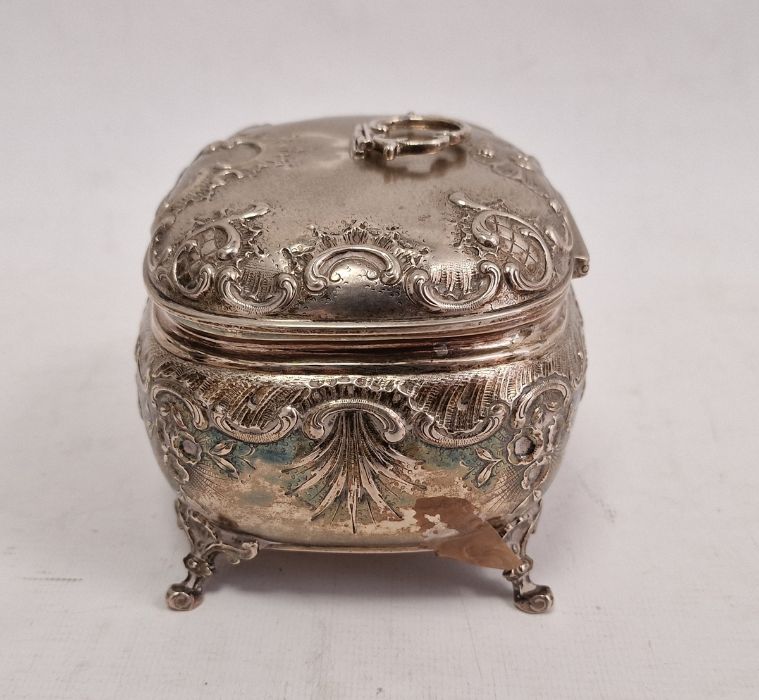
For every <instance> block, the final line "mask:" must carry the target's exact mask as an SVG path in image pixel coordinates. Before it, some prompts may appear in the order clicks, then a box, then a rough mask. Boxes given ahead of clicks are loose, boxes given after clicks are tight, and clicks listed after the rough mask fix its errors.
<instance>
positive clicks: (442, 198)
mask: <svg viewBox="0 0 759 700" xmlns="http://www.w3.org/2000/svg"><path fill="white" fill-rule="evenodd" d="M407 156H410V157H407ZM587 269H588V257H587V252H586V251H585V247H584V244H583V242H582V239H581V237H580V235H579V232H578V231H577V229H576V227H575V224H574V222H573V220H572V217H571V215H570V213H569V211H568V210H567V207H566V205H565V204H564V201H563V200H562V198H561V196H560V195H559V194H558V193H557V192H556V190H554V189H553V187H552V186H551V185H550V183H549V182H548V180H547V179H546V178H545V176H544V175H543V172H542V170H541V168H540V166H539V164H538V163H537V161H536V160H535V159H533V158H531V157H530V156H527V155H525V154H524V153H522V152H520V151H519V150H517V149H516V148H514V147H513V146H511V145H510V144H508V143H506V142H505V141H502V140H501V139H499V138H497V137H496V136H494V135H493V134H492V133H491V132H489V131H487V130H484V129H481V128H478V127H474V126H469V125H465V124H463V123H461V122H455V121H453V120H449V119H443V118H438V117H417V116H416V115H408V116H407V117H402V118H392V119H386V120H375V121H367V120H366V119H365V118H361V117H341V118H329V119H317V120H312V121H304V122H297V123H292V124H283V125H279V126H268V125H266V126H256V127H250V128H248V129H244V130H242V131H240V132H239V133H237V134H235V135H234V136H232V137H230V138H228V139H227V140H225V141H217V142H215V143H212V144H211V145H209V146H207V147H206V148H204V149H203V150H202V151H201V152H200V153H199V154H198V156H197V157H196V158H195V160H194V161H193V162H192V163H191V164H190V165H189V167H188V168H187V169H186V170H185V171H184V172H183V173H182V174H181V176H180V178H179V180H178V182H177V183H176V185H175V186H174V188H173V189H172V190H171V192H170V193H169V194H168V196H167V197H166V199H165V200H164V201H163V202H162V203H161V206H160V207H159V209H158V212H157V214H156V218H155V223H154V225H153V230H152V240H151V244H150V248H149V250H148V252H147V256H146V261H145V277H146V281H147V285H148V289H149V291H150V294H151V296H152V297H153V299H154V301H155V302H156V303H157V305H158V307H159V308H161V309H162V310H164V311H165V312H166V313H170V314H172V315H173V316H175V317H180V318H182V319H184V321H185V322H187V323H190V324H193V323H195V324H198V325H199V326H207V327H208V326H213V327H215V328H217V329H223V328H228V329H237V331H239V332H243V330H244V331H245V332H248V333H254V334H255V333H267V332H274V333H277V332H280V331H282V330H283V329H287V332H288V333H297V332H298V331H299V330H300V331H303V332H304V333H310V332H312V331H314V330H315V329H318V331H319V332H322V333H326V334H330V333H340V334H341V333H343V332H348V333H349V334H350V331H351V330H352V331H353V332H354V333H355V332H357V331H358V329H360V331H361V333H362V334H363V335H369V336H371V335H372V334H381V333H387V332H389V330H391V329H395V331H402V329H404V328H406V329H412V332H413V333H425V334H427V335H435V334H436V333H437V332H438V331H439V330H441V329H445V328H448V329H449V330H451V331H453V329H458V331H461V332H465V329H467V328H472V327H478V326H482V325H483V324H484V325H489V324H490V323H492V322H496V321H498V320H499V319H507V318H512V319H513V318H517V317H519V316H521V315H523V314H527V315H529V313H530V310H531V309H534V308H536V307H537V306H540V305H541V304H543V303H544V302H545V303H548V302H549V301H550V300H552V299H553V300H558V299H560V298H561V297H563V296H564V293H565V291H566V289H567V287H568V282H569V280H570V279H571V277H573V276H580V275H583V274H585V273H586V272H587ZM458 331H457V332H458Z"/></svg>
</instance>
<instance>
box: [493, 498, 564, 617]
mask: <svg viewBox="0 0 759 700" xmlns="http://www.w3.org/2000/svg"><path fill="white" fill-rule="evenodd" d="M541 508H542V501H541V493H540V491H535V492H534V493H533V495H532V496H531V497H530V499H529V500H528V501H526V502H525V504H524V507H523V508H521V509H520V511H519V512H518V513H517V514H516V517H515V518H514V519H513V520H511V521H510V522H509V523H508V524H507V525H506V527H505V528H504V531H503V537H504V539H505V540H506V542H507V543H508V545H509V546H510V547H511V548H512V550H513V551H514V552H515V553H516V554H518V555H519V557H520V559H521V560H522V564H521V566H519V567H518V568H516V569H511V570H509V571H504V572H503V575H504V576H505V577H506V578H507V579H508V580H509V581H511V584H512V585H513V586H514V604H515V605H516V606H517V608H519V609H520V610H522V611H523V612H527V613H544V612H548V611H549V610H550V609H551V608H552V607H553V592H552V591H551V589H550V588H549V587H548V586H540V585H538V584H535V583H533V582H532V580H531V579H530V570H531V569H532V559H531V558H530V557H528V556H527V542H528V540H529V539H530V535H531V534H532V533H533V532H535V527H536V526H537V523H538V518H539V517H540V511H541Z"/></svg>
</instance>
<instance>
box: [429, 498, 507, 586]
mask: <svg viewBox="0 0 759 700" xmlns="http://www.w3.org/2000/svg"><path fill="white" fill-rule="evenodd" d="M414 517H415V518H416V522H417V523H418V524H419V527H420V528H421V530H422V536H423V538H424V542H425V544H427V545H428V546H429V547H430V548H431V549H432V550H434V552H435V554H437V555H438V556H440V557H446V558H448V559H458V560H459V561H465V562H467V563H469V564H475V565H476V566H485V567H489V568H493V569H501V570H502V571H511V570H513V569H516V568H518V567H519V566H520V565H521V564H522V561H521V559H520V558H519V557H518V556H517V555H516V554H515V553H514V552H513V551H512V550H511V548H510V547H509V546H508V545H507V544H506V543H505V542H504V541H503V539H501V536H500V535H499V534H498V531H497V530H496V529H495V528H494V527H493V526H492V525H490V523H488V522H486V521H485V520H483V519H482V518H481V517H479V516H478V515H477V513H476V511H475V509H474V506H473V505H472V504H471V503H470V502H469V501H467V500H466V499H465V498H451V497H448V496H433V497H424V498H417V499H416V503H415V504H414Z"/></svg>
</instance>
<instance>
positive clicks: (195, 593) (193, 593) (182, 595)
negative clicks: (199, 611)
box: [166, 583, 203, 612]
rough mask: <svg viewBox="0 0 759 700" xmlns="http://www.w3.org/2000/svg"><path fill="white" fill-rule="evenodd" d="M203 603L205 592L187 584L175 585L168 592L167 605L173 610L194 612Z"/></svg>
mask: <svg viewBox="0 0 759 700" xmlns="http://www.w3.org/2000/svg"><path fill="white" fill-rule="evenodd" d="M202 602H203V592H202V591H201V590H200V589H199V588H197V587H193V586H188V585H187V584H185V583H174V584H172V585H171V586H169V589H168V590H167V591H166V605H168V606H169V608H170V609H171V610H176V611H178V612H186V611H188V610H194V609H195V608H197V607H198V605H200V604H201V603H202Z"/></svg>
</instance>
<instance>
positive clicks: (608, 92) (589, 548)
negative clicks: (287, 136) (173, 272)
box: [0, 0, 759, 700]
mask: <svg viewBox="0 0 759 700" xmlns="http://www.w3.org/2000/svg"><path fill="white" fill-rule="evenodd" d="M757 7H758V6H757V4H756V3H755V2H742V3H741V2H679V3H678V2H635V3H629V2H608V1H607V2H555V3H540V4H538V3H524V2H522V3H512V2H471V1H470V2H468V3H462V2H444V1H442V0H436V1H435V2H409V1H408V0H406V1H405V2H396V1H391V0H385V1H384V2H381V3H379V2H377V3H368V2H355V1H353V2H351V1H348V0H346V1H344V2H318V3H317V2H276V3H275V2H223V3H208V2H183V3H180V2H176V3H174V2H133V1H130V2H124V3H114V2H53V1H51V2H28V1H27V2H8V1H7V0H6V1H4V2H2V3H0V16H1V19H0V86H1V89H0V192H2V196H1V197H0V221H1V222H2V224H1V225H0V232H1V235H2V242H3V245H2V257H1V258H0V259H1V260H2V265H1V266H0V321H1V323H2V326H1V327H2V329H3V332H2V339H3V340H2V363H0V390H1V391H2V400H0V407H1V409H2V417H1V418H2V419H1V420H0V446H1V449H0V469H1V470H2V472H1V475H2V481H0V503H1V504H2V506H1V507H0V596H1V600H2V604H0V695H2V696H4V697H9V698H23V697H30V698H31V697H33V698H110V697H114V698H141V697H146V698H155V697H162V698H163V697H166V698H168V697H177V698H180V697H181V698H195V697H219V698H222V697H223V698H228V697H237V696H243V695H244V696H246V697H254V698H330V699H331V698H338V699H339V698H345V699H349V700H356V699H360V698H413V699H415V700H416V699H421V698H496V697H499V698H501V697H516V698H557V697H577V698H661V697H677V698H685V697H687V698H699V697H703V698H710V697H756V695H757V658H759V624H757V623H758V621H759V620H758V618H759V603H758V602H757V596H756V595H755V591H756V582H757V578H758V575H759V558H758V557H757V549H758V548H759V525H758V522H757V487H758V486H759V464H757V452H758V448H759V430H757V427H756V413H757V411H756V406H757V397H758V396H759V379H758V373H757V359H756V358H757V339H758V338H759V324H758V323H757V321H758V317H759V313H758V306H757V294H758V293H759V275H757V271H756V264H757V263H756V261H757V256H758V255H759V236H758V235H757V226H756V214H757V204H758V203H759V202H758V201H757V185H758V184H759V166H758V165H757V163H758V162H759V158H757V156H758V155H759V136H758V135H757V123H758V122H759V99H758V95H757V91H758V88H759V49H758V48H757V47H758V46H759V43H757V41H756V32H757V28H759V15H758V13H757ZM409 109H414V110H417V111H422V112H432V113H441V114H447V115H451V116H457V117H461V118H464V119H468V120H471V121H474V122H477V123H481V124H483V125H485V126H488V127H489V128H491V129H493V130H494V131H496V132H497V133H499V134H500V135H502V136H503V137H505V138H506V139H508V140H510V141H512V142H513V143H515V144H516V145H518V146H519V147H521V148H523V149H524V150H526V151H527V152H529V153H533V154H535V155H537V156H538V158H539V159H540V160H541V162H542V164H543V166H544V168H545V170H546V172H547V173H548V175H549V177H550V178H551V179H552V181H553V182H554V183H555V184H556V186H557V187H558V188H559V189H560V190H561V191H562V192H563V194H564V195H565V197H566V199H567V201H568V202H569V204H570V206H571V208H572V210H573V213H574V215H575V218H576V219H577V221H578V224H579V226H580V228H581V230H582V231H583V234H584V237H585V240H586V242H587V244H588V247H589V248H590V251H591V259H592V263H591V274H590V275H589V277H587V278H585V279H583V280H579V281H578V282H577V283H576V285H575V288H576V291H577V294H578V297H579V300H580V303H581V307H582V309H583V312H584V316H585V320H586V329H587V339H588V346H589V353H590V374H589V383H588V390H587V392H586V396H585V399H584V403H583V405H582V406H581V410H580V412H579V414H578V419H577V423H576V429H575V432H574V434H573V437H572V440H571V441H570V446H569V450H568V453H567V455H566V458H565V462H564V465H563V469H562V471H561V472H560V473H559V476H558V478H557V480H556V482H555V484H554V485H553V487H552V489H551V491H550V492H549V494H548V496H547V498H546V510H545V515H544V519H543V521H542V523H541V527H540V529H539V531H538V533H537V535H536V536H535V537H534V539H533V543H532V547H531V551H532V554H533V555H534V558H535V561H536V566H535V579H536V580H537V581H539V582H544V583H550V584H551V585H552V587H553V588H554V591H555V593H556V596H557V605H556V608H555V610H554V611H553V612H552V613H551V614H550V615H548V616H544V617H528V616H525V615H521V614H519V613H517V612H516V611H515V610H514V609H513V608H512V607H511V604H510V595H511V593H510V590H509V586H508V585H507V584H506V583H505V582H504V581H502V580H501V577H500V575H499V573H498V572H496V571H489V570H478V569H474V568H469V567H467V566H465V565H463V564H458V563H456V562H451V561H444V560H437V559H435V558H434V557H432V556H427V555H420V556H409V557H401V556H387V557H380V558H374V557H339V556H328V555H323V556H322V555H296V554H285V553H279V554H277V553H265V554H264V555H262V556H260V557H259V558H258V559H257V560H256V561H255V562H252V563H250V564H247V565H243V566H241V567H239V568H238V569H234V570H232V569H229V570H227V571H226V572H225V573H224V575H223V576H221V577H219V582H218V583H216V584H213V585H212V586H211V591H210V594H209V595H208V597H207V600H206V603H205V604H204V605H203V606H202V607H201V608H199V609H198V610H197V611H195V612H194V613H192V614H187V615H180V614H171V613H169V612H168V611H166V610H165V609H164V604H163V591H164V589H165V586H166V585H167V584H168V583H169V582H172V581H174V580H177V577H178V576H180V575H181V564H180V561H181V557H182V556H183V555H184V553H185V548H186V545H185V543H184V541H183V539H182V535H181V534H180V532H179V531H178V530H177V529H176V528H175V526H174V521H173V514H172V511H171V501H172V497H171V491H170V489H169V488H168V486H167V485H166V484H165V483H164V481H163V478H162V477H161V476H160V473H159V471H158V469H157V467H156V465H155V463H154V460H153V457H152V455H151V453H150V451H149V448H148V443H147V440H146V438H145V435H144V432H143V428H142V425H141V423H140V421H139V418H138V413H137V408H136V398H135V387H134V381H133V373H134V368H133V360H132V348H133V343H134V340H135V335H136V330H137V322H138V318H139V315H140V312H141V307H142V304H143V300H144V291H143V288H142V280H141V258H142V255H143V251H144V249H145V247H146V245H147V242H148V230H149V226H150V222H151V218H152V214H153V211H154V209H155V207H156V205H157V204H158V202H159V200H160V199H161V197H162V196H163V195H164V194H165V193H166V192H167V191H168V189H169V188H170V187H171V185H172V183H173V181H174V178H175V177H176V175H177V174H178V172H179V170H180V169H181V168H182V167H183V166H184V165H185V164H186V162H188V160H189V159H190V158H191V157H192V156H193V155H194V154H195V152H196V151H197V150H198V149H199V148H200V147H201V146H202V145H203V144H205V143H207V142H209V141H212V140H214V139H217V138H221V137H225V136H227V135H229V134H230V133H232V132H233V131H235V130H236V129H238V128H240V127H242V126H244V125H246V124H250V123H257V122H277V121H283V120H294V119H301V118H307V117H311V116H320V115H326V114H333V113H336V114H340V113H356V112H360V113H369V114H371V113H387V112H404V111H407V110H409Z"/></svg>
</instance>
